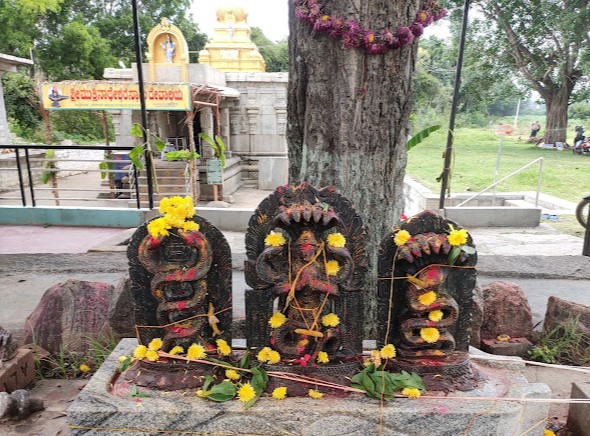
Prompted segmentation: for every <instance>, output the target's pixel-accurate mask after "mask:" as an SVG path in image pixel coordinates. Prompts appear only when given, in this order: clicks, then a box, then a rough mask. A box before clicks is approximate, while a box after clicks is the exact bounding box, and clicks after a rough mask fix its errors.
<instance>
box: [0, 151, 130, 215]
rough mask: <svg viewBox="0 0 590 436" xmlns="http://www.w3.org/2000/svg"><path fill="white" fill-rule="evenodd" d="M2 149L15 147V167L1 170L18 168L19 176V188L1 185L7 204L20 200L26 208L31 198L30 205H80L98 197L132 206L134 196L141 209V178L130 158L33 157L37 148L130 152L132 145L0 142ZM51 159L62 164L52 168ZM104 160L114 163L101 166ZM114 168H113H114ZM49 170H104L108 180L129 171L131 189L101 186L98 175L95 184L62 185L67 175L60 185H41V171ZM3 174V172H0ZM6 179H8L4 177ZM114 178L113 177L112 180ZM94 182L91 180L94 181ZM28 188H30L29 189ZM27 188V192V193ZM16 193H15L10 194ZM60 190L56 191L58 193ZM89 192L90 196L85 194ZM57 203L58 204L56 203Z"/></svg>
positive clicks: (120, 184) (8, 159)
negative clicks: (40, 202) (48, 202)
mask: <svg viewBox="0 0 590 436" xmlns="http://www.w3.org/2000/svg"><path fill="white" fill-rule="evenodd" d="M0 149H13V150H14V154H15V156H14V161H15V164H16V166H15V167H7V166H6V165H7V164H5V165H4V166H2V167H1V168H0V172H6V171H15V170H16V172H17V175H18V190H17V189H16V188H14V189H11V188H9V187H7V186H0V191H1V192H0V200H2V203H4V204H6V200H19V199H20V203H21V204H22V206H23V207H26V206H27V203H28V201H30V204H31V206H33V207H36V206H37V204H38V203H39V201H40V200H43V201H45V200H47V201H49V200H51V201H54V202H59V204H61V203H62V202H63V203H66V202H76V203H78V204H80V202H96V201H97V200H98V199H100V200H103V201H108V202H109V204H115V203H116V205H117V207H126V208H128V207H130V205H129V201H130V199H131V198H132V197H135V200H136V201H135V207H136V208H137V209H141V201H140V192H139V184H138V183H137V181H138V171H137V169H136V168H135V166H134V165H132V163H131V161H130V160H128V159H106V158H105V157H104V156H103V157H101V158H97V159H88V158H59V157H54V158H51V159H50V158H46V157H34V156H33V157H32V156H31V151H34V150H38V151H46V150H49V149H52V150H55V151H59V150H68V151H72V152H80V151H103V152H104V151H121V152H126V153H129V152H130V151H131V150H132V149H133V147H124V146H116V145H113V146H106V145H72V146H66V145H12V144H10V145H0ZM23 157H24V162H22V160H23V159H22V158H23ZM4 162H8V164H9V165H12V161H11V158H5V159H4ZM48 162H55V163H59V164H60V166H59V167H53V168H52V167H50V166H47V165H45V163H48ZM102 162H104V163H107V164H112V165H110V166H109V167H107V168H100V167H99V165H100V164H101V163H102ZM74 163H77V164H78V166H75V164H74ZM92 163H96V165H90V164H92ZM117 164H119V165H125V166H127V165H129V168H130V169H129V170H127V169H123V168H117ZM112 167H114V168H112ZM46 172H60V173H62V174H63V173H75V174H85V173H102V174H108V176H107V178H106V180H107V181H108V180H109V179H111V178H113V179H116V178H120V177H122V176H123V175H124V174H127V173H128V174H129V175H130V177H129V179H131V180H130V183H129V188H123V186H122V183H116V186H115V187H113V186H105V187H101V180H100V179H99V178H98V177H97V179H96V187H86V188H84V187H82V188H80V187H63V186H61V187H60V186H59V184H63V182H64V181H65V180H67V179H68V177H62V178H59V179H58V186H57V187H55V186H51V184H50V182H49V186H47V187H41V186H40V185H41V183H40V182H39V181H38V179H39V178H40V177H39V176H40V174H39V173H41V174H43V173H46ZM111 174H115V177H112V176H111ZM0 176H2V174H0ZM5 179H6V178H5ZM113 181H114V180H113ZM93 183H94V182H92V183H90V184H93ZM27 187H28V189H27ZM27 190H28V195H27ZM11 192H13V196H7V194H10V193H11ZM16 192H18V193H20V195H18V194H16ZM45 192H51V193H53V194H54V197H43V196H42V194H43V193H45ZM56 192H57V194H56ZM66 192H69V193H76V194H75V195H77V196H66V197H64V196H62V195H60V193H66ZM84 193H86V194H87V195H84ZM100 195H104V197H102V198H100V197H98V196H100ZM123 202H124V203H125V205H123V206H122V205H121V203H123ZM56 204H57V203H56Z"/></svg>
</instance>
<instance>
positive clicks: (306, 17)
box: [293, 0, 447, 54]
mask: <svg viewBox="0 0 590 436" xmlns="http://www.w3.org/2000/svg"><path fill="white" fill-rule="evenodd" d="M293 1H294V3H295V4H297V6H296V7H295V16H296V17H297V18H299V19H300V20H302V21H305V22H307V23H309V24H310V25H312V26H313V30H314V31H316V32H322V33H326V34H328V36H330V37H332V38H334V39H338V38H341V39H342V42H343V43H344V47H347V48H351V47H362V48H364V49H365V50H366V51H367V52H368V53H370V54H384V53H387V51H388V50H390V49H396V48H400V47H403V46H404V45H408V44H410V43H411V42H412V41H413V40H414V39H415V38H418V37H420V36H421V35H422V34H423V33H424V28H425V27H427V26H429V25H430V24H432V23H433V22H435V21H438V20H440V19H441V18H444V17H446V16H447V11H446V10H445V9H444V8H443V7H441V6H440V5H439V4H438V0H426V1H425V2H424V4H423V5H422V7H421V8H420V10H419V11H418V13H417V14H416V18H415V19H414V22H413V23H412V24H410V25H409V26H402V27H399V28H398V29H396V30H391V29H389V28H384V29H381V30H379V31H373V30H371V29H365V28H363V27H361V25H360V23H359V22H358V21H357V20H345V19H344V18H341V17H333V16H330V15H327V14H325V13H323V12H322V8H323V5H322V3H320V0H293Z"/></svg>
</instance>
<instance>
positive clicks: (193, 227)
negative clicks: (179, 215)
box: [182, 221, 201, 232]
mask: <svg viewBox="0 0 590 436" xmlns="http://www.w3.org/2000/svg"><path fill="white" fill-rule="evenodd" d="M200 228H201V227H200V226H199V225H198V224H197V223H196V222H194V221H185V222H184V224H183V225H182V230H184V231H185V232H198V231H199V229H200Z"/></svg>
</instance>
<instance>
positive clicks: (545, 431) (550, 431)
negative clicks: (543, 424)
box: [543, 428, 555, 436]
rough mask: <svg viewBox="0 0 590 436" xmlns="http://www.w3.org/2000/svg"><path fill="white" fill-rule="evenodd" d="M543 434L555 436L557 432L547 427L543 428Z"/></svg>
mask: <svg viewBox="0 0 590 436" xmlns="http://www.w3.org/2000/svg"><path fill="white" fill-rule="evenodd" d="M543 436H555V433H554V432H553V431H552V430H549V429H547V428H546V429H545V430H543Z"/></svg>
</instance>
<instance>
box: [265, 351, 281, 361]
mask: <svg viewBox="0 0 590 436" xmlns="http://www.w3.org/2000/svg"><path fill="white" fill-rule="evenodd" d="M280 361H281V355H280V354H279V352H278V351H275V350H271V351H269V352H268V363H270V364H271V365H274V364H276V363H279V362H280Z"/></svg>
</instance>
